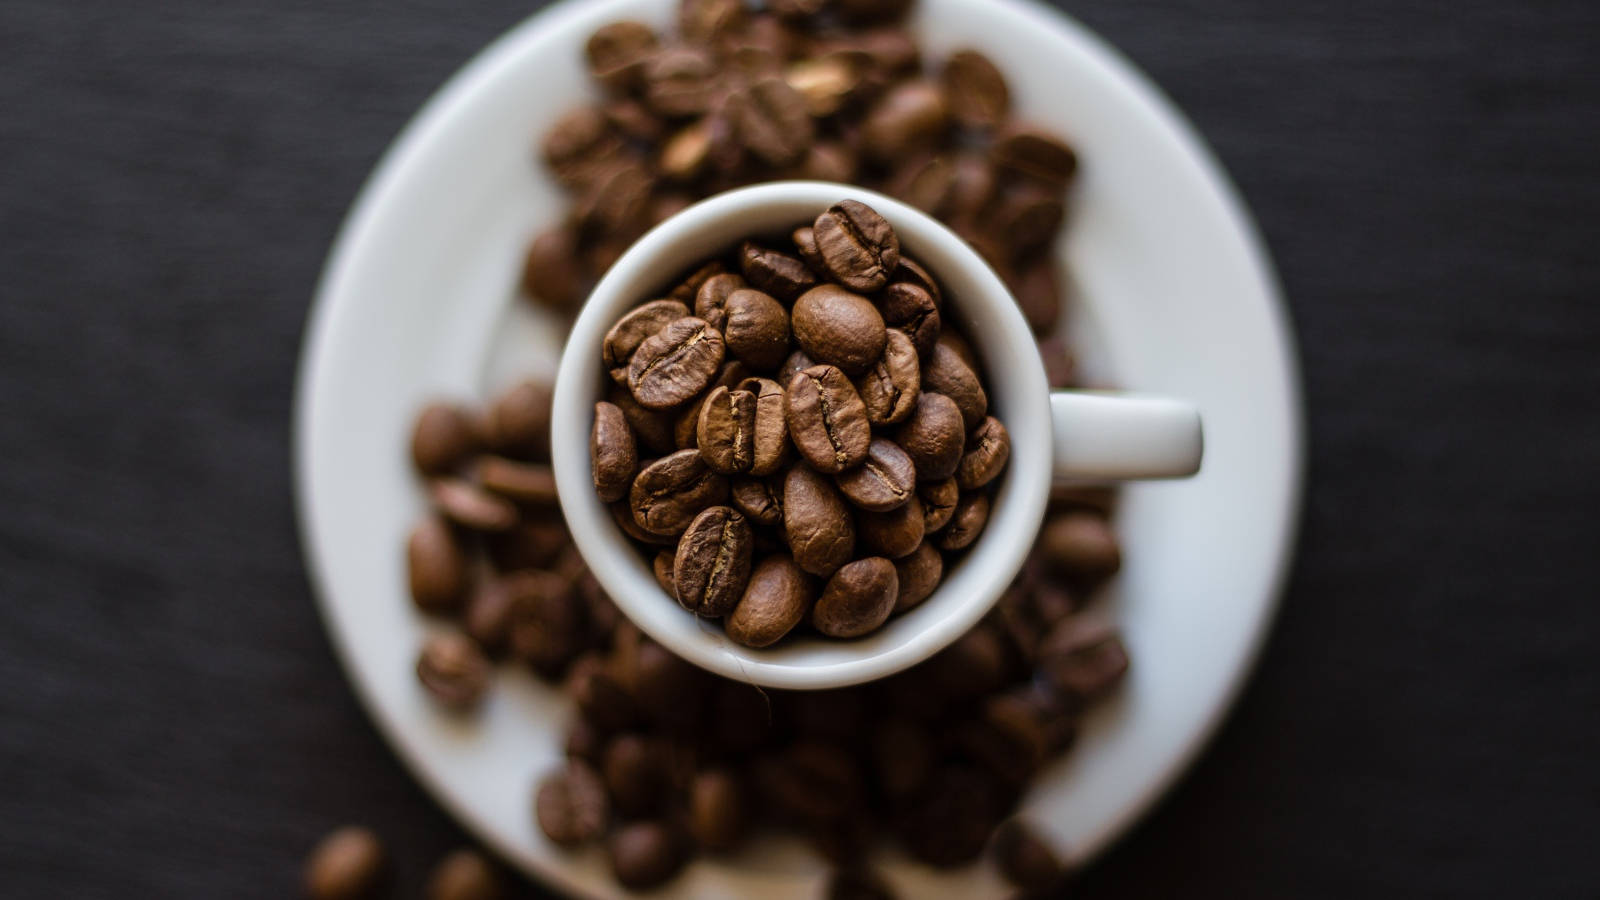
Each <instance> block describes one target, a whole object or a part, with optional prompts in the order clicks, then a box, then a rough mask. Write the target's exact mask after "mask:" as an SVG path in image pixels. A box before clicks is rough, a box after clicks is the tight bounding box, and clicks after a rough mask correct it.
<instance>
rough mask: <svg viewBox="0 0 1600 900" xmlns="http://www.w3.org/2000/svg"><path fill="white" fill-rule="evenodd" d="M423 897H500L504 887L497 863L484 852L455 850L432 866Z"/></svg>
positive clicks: (476, 899)
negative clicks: (491, 860)
mask: <svg viewBox="0 0 1600 900" xmlns="http://www.w3.org/2000/svg"><path fill="white" fill-rule="evenodd" d="M423 896H424V897H426V898H427V900H500V898H501V897H503V896H505V886H504V884H502V882H501V878H500V873H499V871H498V870H497V869H496V868H495V865H494V863H491V862H490V861H489V860H488V858H486V857H485V856H484V855H483V854H482V853H479V852H477V851H476V850H456V851H454V852H452V853H450V855H448V856H446V857H445V858H444V859H441V860H439V863H438V865H435V866H434V867H433V871H432V872H431V873H429V875H428V883H427V885H426V886H425V887H424V890H423Z"/></svg>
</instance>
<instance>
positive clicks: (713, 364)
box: [628, 316, 724, 409]
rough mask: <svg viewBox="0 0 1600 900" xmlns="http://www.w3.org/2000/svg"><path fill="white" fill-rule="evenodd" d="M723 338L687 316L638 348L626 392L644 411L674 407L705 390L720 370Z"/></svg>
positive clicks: (708, 327) (707, 324)
mask: <svg viewBox="0 0 1600 900" xmlns="http://www.w3.org/2000/svg"><path fill="white" fill-rule="evenodd" d="M723 352H724V347H723V343H722V335H720V334H718V333H717V330H716V329H715V328H713V327H711V325H710V324H709V323H707V322H706V321H705V320H704V319H698V318H695V317H694V316H688V317H685V318H682V319H678V320H677V321H675V322H673V323H671V324H669V325H668V326H667V327H665V328H663V329H661V330H660V331H658V332H656V333H655V334H653V335H651V336H650V337H648V338H645V341H644V343H642V344H640V345H639V349H638V350H635V351H634V353H633V358H632V359H631V360H629V362H628V389H629V390H631V391H633V396H634V398H635V399H637V400H638V401H639V405H641V406H643V407H645V408H647V409H667V408H670V407H673V406H677V405H678V404H680V403H683V402H684V401H686V400H689V399H691V398H692V397H694V395H696V394H698V393H700V392H701V391H703V390H705V388H706V385H708V384H710V383H711V379H712V378H714V377H716V374H717V372H718V370H719V369H721V368H722V357H723Z"/></svg>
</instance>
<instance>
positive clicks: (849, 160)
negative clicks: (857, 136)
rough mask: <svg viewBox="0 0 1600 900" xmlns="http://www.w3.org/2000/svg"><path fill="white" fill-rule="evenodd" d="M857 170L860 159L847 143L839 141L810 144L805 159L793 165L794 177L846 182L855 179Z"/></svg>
mask: <svg viewBox="0 0 1600 900" xmlns="http://www.w3.org/2000/svg"><path fill="white" fill-rule="evenodd" d="M859 170H860V160H859V159H857V157H856V153H855V151H854V150H852V149H851V148H850V147H849V146H848V145H847V144H845V143H843V142H841V141H818V142H817V143H815V144H812V145H811V150H810V151H809V152H808V153H806V157H805V159H804V160H801V162H800V165H799V166H797V167H795V169H794V177H796V178H803V179H807V180H811V181H835V182H840V183H844V184H848V183H850V182H853V181H855V180H856V176H857V173H858V172H859Z"/></svg>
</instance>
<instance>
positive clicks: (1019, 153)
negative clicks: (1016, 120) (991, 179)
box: [989, 124, 1078, 190]
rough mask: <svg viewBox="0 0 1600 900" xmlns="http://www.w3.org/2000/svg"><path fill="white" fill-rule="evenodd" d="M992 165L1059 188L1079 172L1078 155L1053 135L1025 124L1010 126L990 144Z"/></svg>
mask: <svg viewBox="0 0 1600 900" xmlns="http://www.w3.org/2000/svg"><path fill="white" fill-rule="evenodd" d="M989 158H990V159H992V160H994V163H995V165H997V166H999V167H1000V168H1002V169H1005V170H1006V171H1008V172H1011V173H1012V174H1015V175H1020V176H1022V177H1024V178H1028V179H1032V180H1034V181H1037V182H1039V183H1040V184H1042V185H1044V186H1045V187H1049V188H1053V189H1055V190H1060V189H1061V188H1064V187H1066V186H1067V183H1068V182H1070V181H1071V180H1072V176H1073V175H1074V174H1075V173H1076V172H1077V171H1078V155H1077V154H1076V153H1074V152H1073V151H1072V148H1071V147H1069V146H1067V145H1066V144H1064V143H1062V142H1061V140H1060V139H1059V138H1057V137H1056V136H1055V135H1052V134H1050V133H1049V132H1047V131H1044V130H1042V129H1039V128H1034V127H1032V126H1029V125H1025V124H1015V125H1009V126H1007V127H1005V128H1003V129H1001V131H1000V133H999V134H997V135H995V140H994V143H993V144H992V145H990V147H989Z"/></svg>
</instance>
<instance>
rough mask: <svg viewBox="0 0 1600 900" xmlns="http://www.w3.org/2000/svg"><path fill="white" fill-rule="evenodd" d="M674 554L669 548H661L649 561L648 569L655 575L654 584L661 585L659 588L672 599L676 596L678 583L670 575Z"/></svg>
mask: <svg viewBox="0 0 1600 900" xmlns="http://www.w3.org/2000/svg"><path fill="white" fill-rule="evenodd" d="M675 556H676V554H674V553H673V552H672V551H670V550H662V551H661V552H660V553H657V554H656V557H655V559H654V560H652V561H651V563H650V569H651V571H652V572H653V573H654V574H655V576H656V584H659V585H661V589H662V590H663V591H666V592H667V596H668V597H672V598H673V599H677V596H678V583H677V581H676V580H675V579H674V578H673V575H672V565H673V562H674V558H675Z"/></svg>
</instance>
